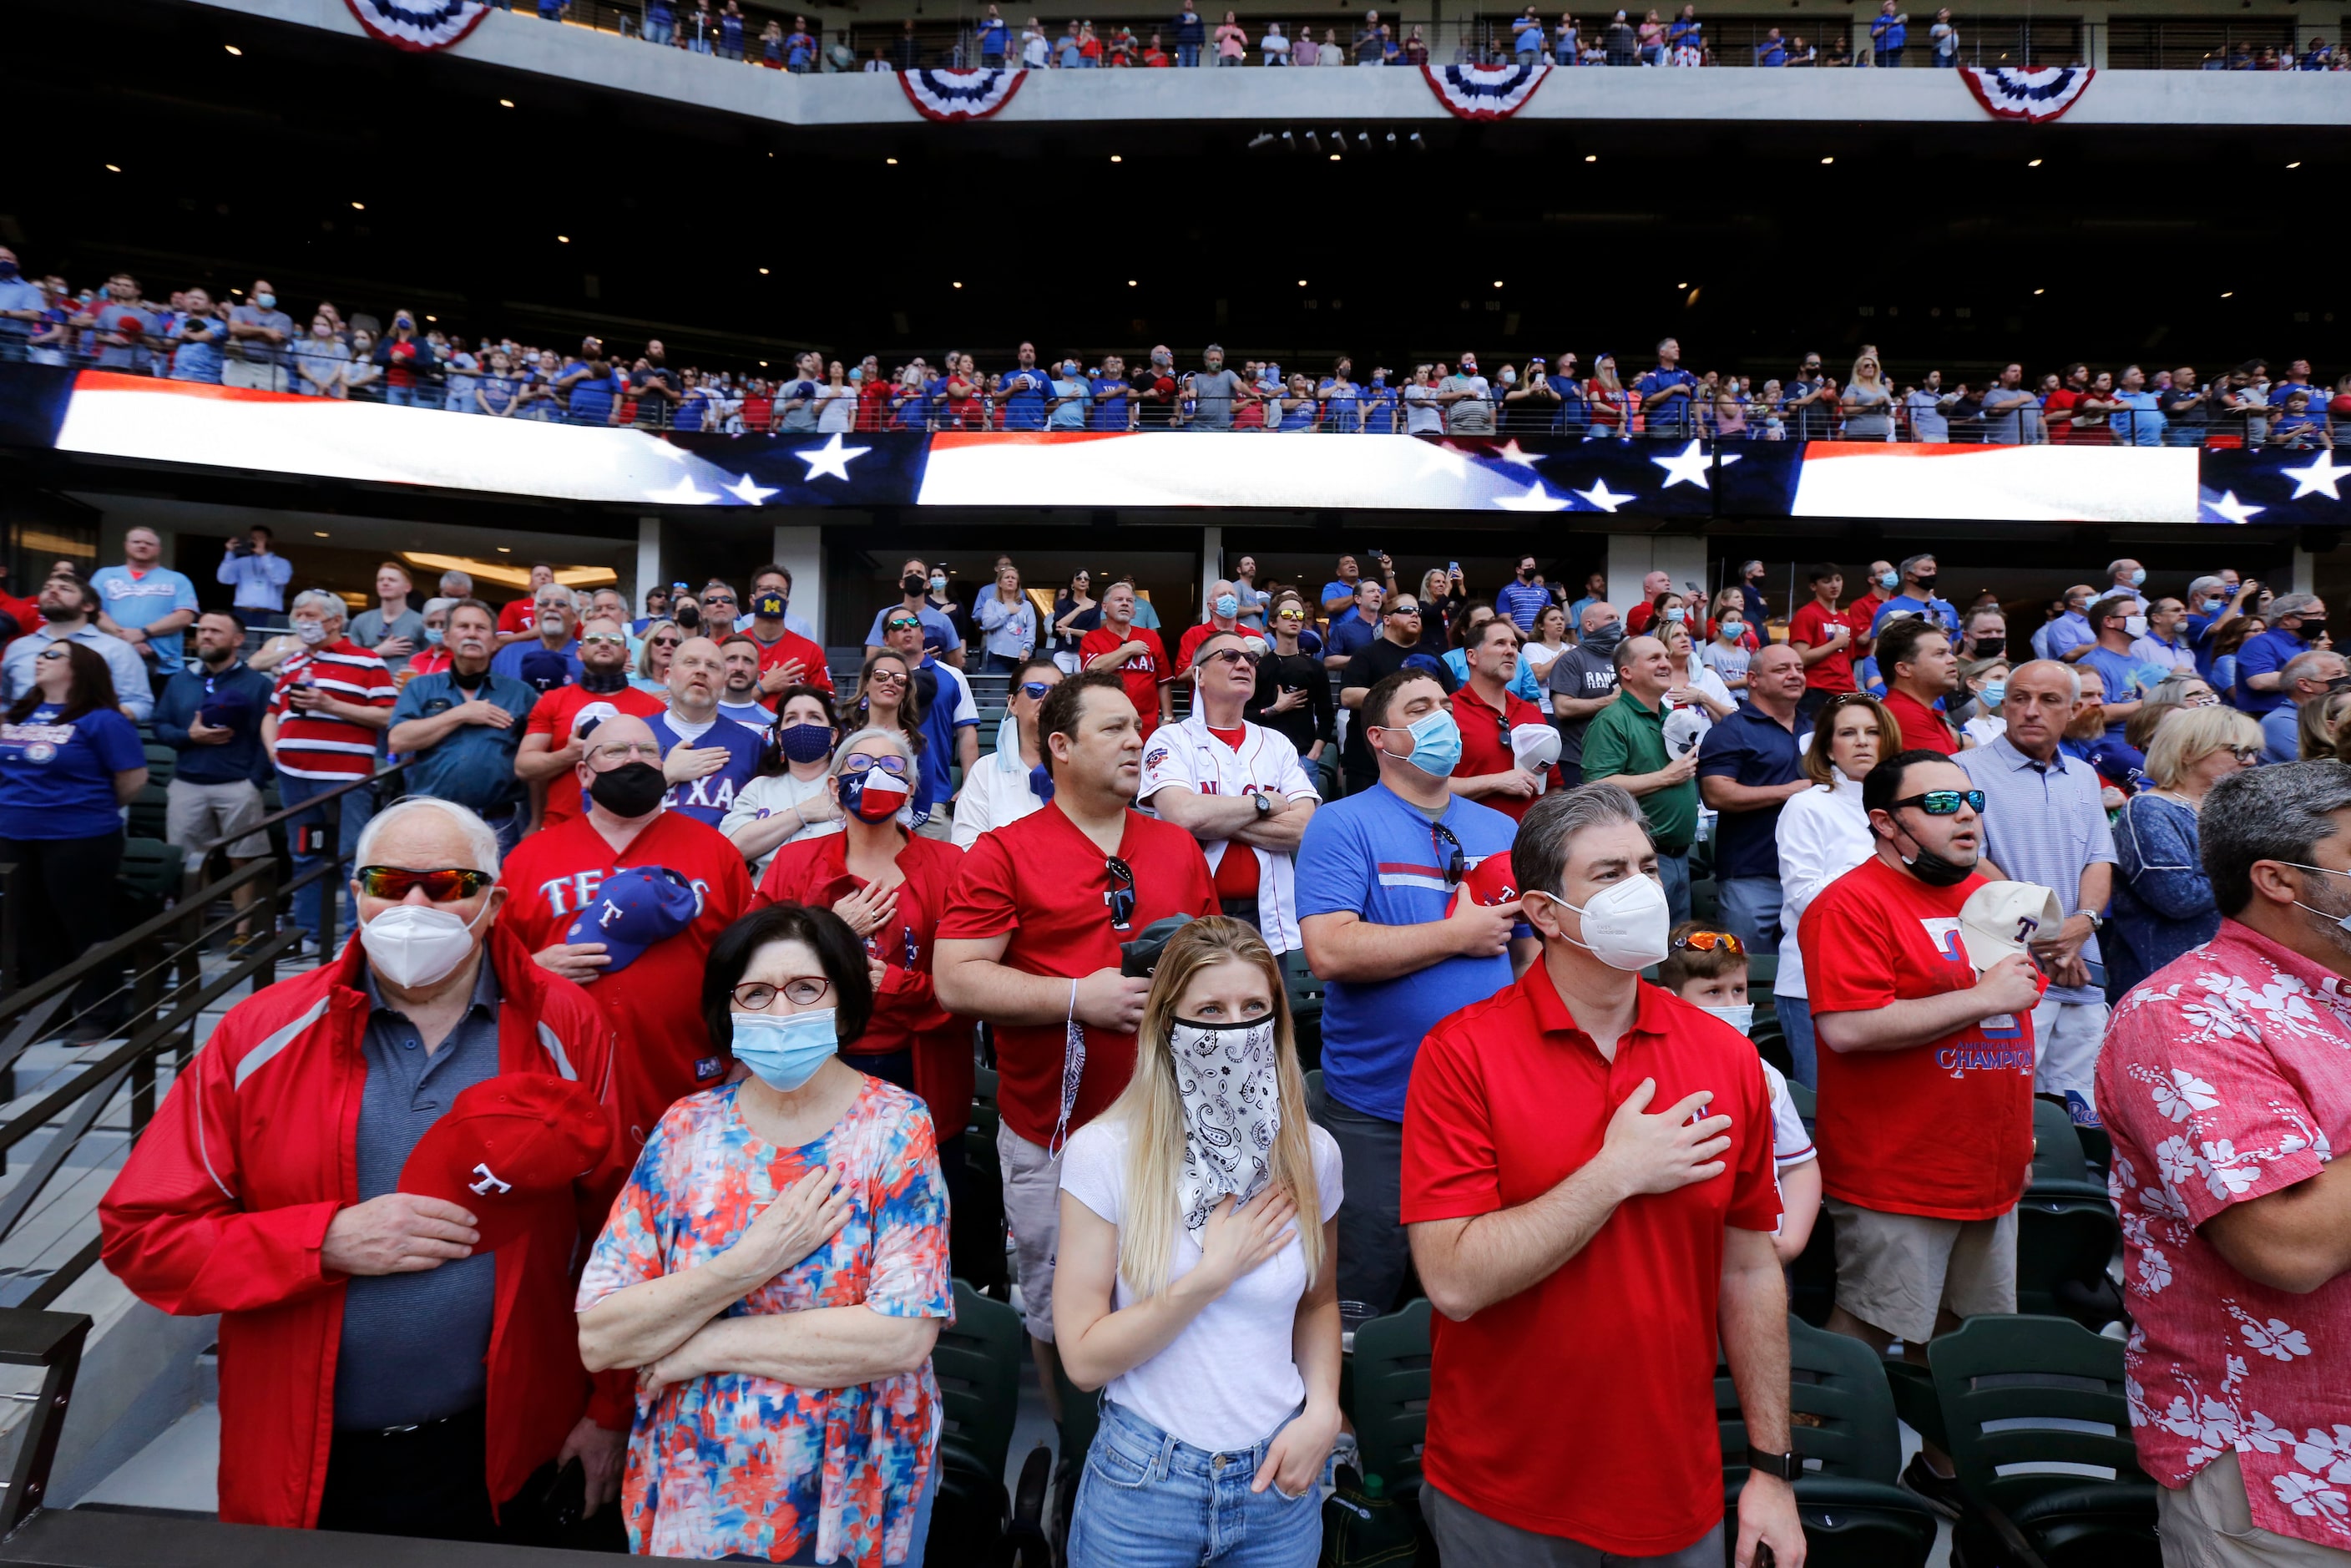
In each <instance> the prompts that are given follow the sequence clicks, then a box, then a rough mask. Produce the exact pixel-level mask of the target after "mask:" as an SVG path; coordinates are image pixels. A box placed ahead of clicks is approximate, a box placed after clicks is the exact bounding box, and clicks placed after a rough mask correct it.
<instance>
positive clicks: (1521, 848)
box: [1510, 779, 1649, 897]
mask: <svg viewBox="0 0 2351 1568" xmlns="http://www.w3.org/2000/svg"><path fill="white" fill-rule="evenodd" d="M1617 822H1630V823H1632V824H1633V825H1634V826H1635V827H1637V828H1639V829H1640V830H1641V832H1642V834H1643V836H1644V837H1647V836H1649V821H1648V819H1647V818H1646V817H1644V816H1642V815H1641V803H1640V802H1639V801H1638V800H1635V799H1633V793H1632V791H1631V790H1629V789H1625V787H1624V786H1623V785H1621V784H1612V783H1609V782H1608V781H1606V780H1605V779H1603V780H1602V781H1600V782H1599V783H1596V784H1579V785H1577V786H1576V787H1575V788H1574V789H1561V790H1555V791H1553V792H1552V793H1551V794H1548V795H1545V796H1544V797H1543V798H1542V799H1541V800H1537V801H1536V802H1535V803H1534V807H1533V809H1532V810H1530V811H1528V812H1527V814H1526V815H1525V816H1524V817H1523V818H1521V819H1520V821H1519V832H1518V837H1517V838H1516V839H1514V840H1513V841H1511V844H1510V870H1511V872H1512V873H1513V874H1514V875H1515V876H1516V877H1517V879H1518V883H1519V885H1520V887H1522V888H1527V889H1531V890H1532V891H1534V892H1536V893H1547V894H1552V896H1553V897H1557V896H1558V895H1559V894H1560V892H1561V891H1562V889H1563V888H1564V887H1565V886H1566V884H1567V881H1566V879H1567V855H1568V847H1569V845H1571V844H1572V843H1573V842H1574V841H1575V835H1576V834H1578V833H1580V832H1582V831H1584V830H1585V829H1586V828H1604V827H1608V826H1611V825H1612V824H1614V823H1617Z"/></svg>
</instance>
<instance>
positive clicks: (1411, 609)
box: [1388, 604, 1420, 621]
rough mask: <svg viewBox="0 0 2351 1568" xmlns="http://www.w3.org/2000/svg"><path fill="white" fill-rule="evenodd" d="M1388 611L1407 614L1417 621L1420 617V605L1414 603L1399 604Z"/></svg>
mask: <svg viewBox="0 0 2351 1568" xmlns="http://www.w3.org/2000/svg"><path fill="white" fill-rule="evenodd" d="M1388 613H1389V614H1391V615H1409V616H1411V617H1412V618H1413V619H1414V620H1416V621H1417V620H1419V619H1420V606H1418V605H1416V604H1399V605H1397V606H1395V608H1393V609H1391V610H1390V611H1389V612H1388Z"/></svg>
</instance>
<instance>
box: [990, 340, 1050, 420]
mask: <svg viewBox="0 0 2351 1568" xmlns="http://www.w3.org/2000/svg"><path fill="white" fill-rule="evenodd" d="M1016 358H1017V360H1018V363H1017V364H1016V365H1015V366H1014V368H1013V369H1011V370H1009V371H1006V372H1005V373H1004V374H1002V375H1000V376H998V377H997V378H996V412H997V413H998V416H999V418H998V423H1000V424H1001V426H1002V427H1003V428H1004V429H1006V430H1042V429H1044V428H1045V399H1046V397H1047V396H1048V395H1049V394H1050V392H1051V391H1052V385H1053V378H1052V377H1051V376H1050V374H1048V373H1047V372H1046V371H1043V370H1041V369H1040V368H1039V367H1038V364H1037V345H1036V344H1034V343H1023V344H1021V345H1020V351H1019V355H1018V356H1016Z"/></svg>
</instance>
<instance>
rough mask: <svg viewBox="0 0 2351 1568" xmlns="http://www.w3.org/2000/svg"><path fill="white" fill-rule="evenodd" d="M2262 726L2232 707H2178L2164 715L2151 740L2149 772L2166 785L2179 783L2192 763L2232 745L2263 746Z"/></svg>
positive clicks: (2170, 785) (2148, 756)
mask: <svg viewBox="0 0 2351 1568" xmlns="http://www.w3.org/2000/svg"><path fill="white" fill-rule="evenodd" d="M2261 743H2262V727H2261V725H2260V723H2259V722H2258V721H2256V720H2255V719H2254V718H2253V716H2252V715H2251V714H2246V713H2240V712H2238V711H2237V710H2236V709H2235V708H2232V707H2178V708H2174V709H2172V710H2171V711H2170V712H2169V713H2168V714H2165V715H2164V716H2163V719H2162V722H2160V723H2159V724H2158V725H2157V726H2156V727H2155V738H2154V739H2153V740H2152V741H2150V742H2148V743H2147V778H2149V779H2152V780H2154V781H2155V783H2156V784H2157V785H2158V786H2160V787H2161V788H2163V789H2178V788H2179V779H2180V775H2182V774H2184V773H2186V772H2187V771H2188V769H2189V765H2190V764H2192V763H2194V762H2197V761H2199V759H2201V758H2206V757H2210V755H2212V753H2214V752H2216V751H2225V750H2227V749H2228V748H2229V747H2232V746H2259V745H2260V744H2261Z"/></svg>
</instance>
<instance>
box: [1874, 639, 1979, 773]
mask: <svg viewBox="0 0 2351 1568" xmlns="http://www.w3.org/2000/svg"><path fill="white" fill-rule="evenodd" d="M1877 673H1878V674H1881V675H1883V676H1885V677H1886V698H1885V701H1886V712H1887V713H1889V714H1892V715H1893V716H1894V722H1895V724H1896V726H1898V727H1900V728H1901V731H1902V749H1903V750H1905V751H1939V752H1941V753H1942V754H1943V755H1944V756H1946V757H1951V756H1955V755H1957V754H1958V752H1959V731H1957V730H1955V729H1953V728H1952V727H1951V722H1950V720H1949V719H1947V718H1945V717H1944V716H1943V715H1942V712H1941V710H1939V709H1938V708H1937V707H1936V706H1935V704H1936V703H1938V702H1939V701H1940V700H1942V699H1943V698H1944V697H1947V696H1949V695H1951V692H1952V690H1953V689H1954V688H1955V687H1956V686H1957V685H1959V660H1958V659H1956V658H1954V657H1952V655H1951V640H1950V638H1949V636H1947V635H1945V634H1944V632H1943V629H1942V628H1941V627H1940V626H1938V625H1936V624H1935V623H1934V622H1931V621H1922V620H1920V619H1918V618H1917V616H1907V617H1905V618H1904V619H1902V620H1899V621H1889V622H1886V630H1885V631H1883V632H1879V633H1878V636H1877Z"/></svg>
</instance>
